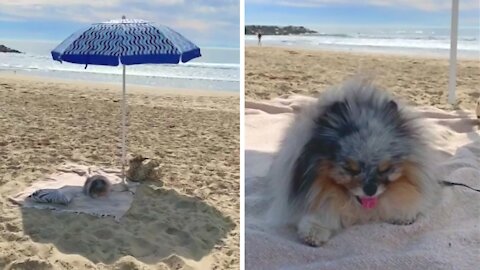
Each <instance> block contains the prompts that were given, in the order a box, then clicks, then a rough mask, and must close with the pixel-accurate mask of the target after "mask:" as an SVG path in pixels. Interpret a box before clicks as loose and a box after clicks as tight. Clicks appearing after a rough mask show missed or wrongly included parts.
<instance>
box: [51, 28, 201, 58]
mask: <svg viewBox="0 0 480 270" xmlns="http://www.w3.org/2000/svg"><path fill="white" fill-rule="evenodd" d="M200 56H201V54H200V48H198V47H197V46H196V45H195V44H193V43H192V42H190V41H189V40H188V39H186V38H185V37H183V36H182V35H181V34H179V33H177V32H175V31H174V30H172V29H171V28H169V27H166V26H163V25H154V24H151V23H149V22H147V21H144V20H132V19H121V20H111V21H108V22H104V23H96V24H93V25H91V26H90V27H88V28H86V29H82V30H80V31H78V32H76V33H74V34H72V35H71V36H70V37H68V38H67V39H66V40H64V41H63V42H62V43H60V45H58V46H57V47H56V48H55V49H54V50H53V51H52V57H53V59H54V60H57V61H60V62H62V61H66V62H71V63H77V64H94V65H107V66H118V65H119V63H121V64H123V65H134V64H177V63H179V62H180V61H181V62H183V63H185V62H188V61H190V60H191V59H193V58H196V57H200Z"/></svg>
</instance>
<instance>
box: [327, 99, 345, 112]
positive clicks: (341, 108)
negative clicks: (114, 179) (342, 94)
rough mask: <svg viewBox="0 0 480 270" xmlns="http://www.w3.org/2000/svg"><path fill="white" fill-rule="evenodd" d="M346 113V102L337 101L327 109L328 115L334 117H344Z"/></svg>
mask: <svg viewBox="0 0 480 270" xmlns="http://www.w3.org/2000/svg"><path fill="white" fill-rule="evenodd" d="M347 111H348V104H347V102H346V101H337V102H335V103H333V104H332V105H331V106H330V108H329V109H328V113H331V114H336V115H345V114H346V113H347Z"/></svg>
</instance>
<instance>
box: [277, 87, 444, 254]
mask: <svg viewBox="0 0 480 270" xmlns="http://www.w3.org/2000/svg"><path fill="white" fill-rule="evenodd" d="M424 125H425V124H424V122H422V121H421V120H420V118H419V116H418V115H416V114H415V113H414V112H413V111H412V110H411V109H409V108H407V107H405V106H403V105H401V104H399V103H398V102H396V101H394V99H393V98H392V97H391V96H390V95H389V94H388V93H386V92H384V91H381V90H379V89H377V88H376V87H375V86H374V85H373V84H372V83H371V81H370V80H366V79H361V78H355V79H352V80H350V81H348V82H347V83H345V84H344V85H343V86H342V87H340V88H336V89H331V90H328V91H327V92H325V93H324V94H322V95H321V97H320V98H319V99H318V100H317V101H313V102H311V104H307V105H306V106H305V107H304V108H302V109H301V111H300V112H299V113H298V114H297V115H296V117H295V119H294V120H293V121H292V124H291V125H290V127H289V128H288V129H287V131H286V135H285V137H284V139H283V142H282V144H281V146H280V151H279V153H278V156H277V157H276V159H275V160H274V162H273V164H272V166H271V168H270V172H269V175H268V178H269V180H270V181H271V185H272V190H273V196H274V199H273V205H272V207H271V211H270V213H269V220H270V221H274V222H275V223H277V224H278V223H279V222H280V223H287V224H288V223H293V224H295V225H296V226H297V230H298V235H299V236H300V238H301V239H302V240H303V241H304V242H305V243H307V244H309V245H312V246H318V245H321V244H323V243H325V242H326V241H327V240H328V239H329V238H330V237H331V236H332V235H334V234H335V233H337V232H338V231H339V230H341V229H342V228H345V227H348V226H351V225H353V224H358V223H366V222H374V221H386V222H390V223H394V224H411V223H412V222H414V221H415V219H416V218H417V217H418V216H419V214H422V213H425V212H427V211H428V210H429V209H430V208H431V207H433V206H434V205H435V204H436V202H437V199H438V198H439V193H438V192H439V191H440V184H439V182H438V180H437V179H436V177H435V175H434V170H433V165H434V164H435V162H436V161H435V158H434V153H435V152H434V150H433V149H432V148H431V147H430V145H429V143H428V139H429V137H428V136H429V135H428V130H427V129H426V127H425V126H424ZM368 193H370V194H368ZM370 196H372V197H374V198H377V201H378V203H377V205H376V207H375V208H374V209H365V208H362V206H361V204H360V203H359V201H360V199H359V198H360V197H369V198H372V197H370Z"/></svg>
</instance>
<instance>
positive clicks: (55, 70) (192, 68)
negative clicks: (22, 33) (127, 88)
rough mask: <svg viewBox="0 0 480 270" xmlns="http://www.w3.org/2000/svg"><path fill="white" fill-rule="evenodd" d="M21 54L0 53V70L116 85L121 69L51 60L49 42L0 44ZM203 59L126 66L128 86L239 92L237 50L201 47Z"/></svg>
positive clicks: (51, 46) (51, 44)
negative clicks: (141, 85) (172, 63)
mask: <svg viewBox="0 0 480 270" xmlns="http://www.w3.org/2000/svg"><path fill="white" fill-rule="evenodd" d="M0 44H5V45H6V46H8V47H12V48H15V49H18V50H20V51H23V52H25V53H24V54H6V53H0V70H1V69H4V70H5V69H7V70H15V71H19V72H24V73H30V74H36V75H45V76H50V77H62V78H70V79H80V80H99V81H106V82H119V81H121V79H120V78H119V77H120V76H121V74H122V68H121V67H120V66H117V67H109V66H97V65H89V66H87V68H86V69H85V65H78V64H71V63H67V62H64V63H59V62H56V61H53V60H52V58H51V56H50V50H51V49H52V48H53V47H54V46H55V45H56V44H55V43H51V42H45V43H42V42H31V41H23V42H20V41H15V42H12V41H0ZM202 54H203V56H202V57H201V58H199V59H195V60H193V61H190V62H188V63H182V64H179V65H171V64H167V65H133V66H128V67H127V76H128V77H127V80H128V81H129V82H130V83H137V84H146V85H158V86H163V87H173V88H192V89H206V90H226V91H238V90H239V85H240V64H239V59H240V56H239V55H240V53H239V50H238V49H230V48H202Z"/></svg>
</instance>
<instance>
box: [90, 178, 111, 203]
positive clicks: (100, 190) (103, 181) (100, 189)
mask: <svg viewBox="0 0 480 270" xmlns="http://www.w3.org/2000/svg"><path fill="white" fill-rule="evenodd" d="M111 186H112V185H111V184H110V181H108V179H107V178H106V177H105V176H103V175H99V174H96V175H92V176H89V177H88V178H87V180H86V181H85V184H84V185H83V193H84V194H85V195H87V196H89V197H91V198H99V197H106V196H108V194H109V193H110V189H111Z"/></svg>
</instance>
